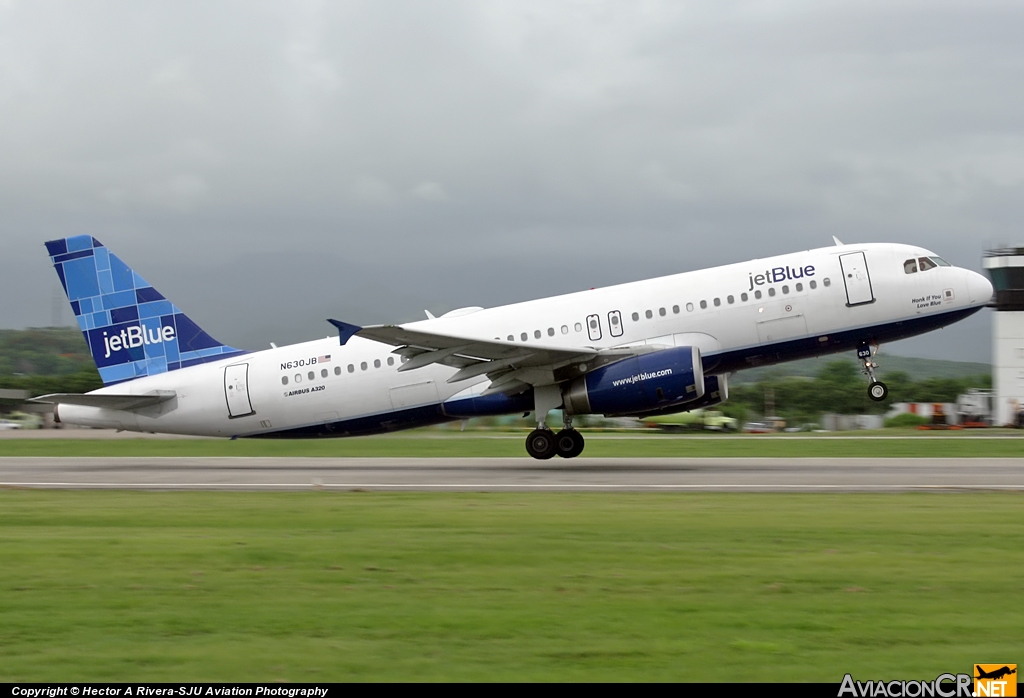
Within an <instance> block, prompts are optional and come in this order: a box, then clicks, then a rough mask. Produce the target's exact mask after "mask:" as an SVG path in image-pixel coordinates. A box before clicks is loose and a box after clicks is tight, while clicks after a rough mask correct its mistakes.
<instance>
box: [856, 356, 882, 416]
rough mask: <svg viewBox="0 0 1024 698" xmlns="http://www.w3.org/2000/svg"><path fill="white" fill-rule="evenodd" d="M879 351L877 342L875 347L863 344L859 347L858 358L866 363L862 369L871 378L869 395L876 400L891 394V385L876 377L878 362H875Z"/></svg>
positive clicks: (878, 400) (879, 400)
mask: <svg viewBox="0 0 1024 698" xmlns="http://www.w3.org/2000/svg"><path fill="white" fill-rule="evenodd" d="M877 353H878V345H877V344H876V345H875V346H874V349H872V348H871V346H870V345H868V344H861V345H860V346H859V347H857V358H858V359H860V360H861V361H862V362H863V363H864V367H863V368H862V369H861V370H862V371H863V372H864V373H865V374H866V375H867V376H868V378H870V379H871V382H870V383H869V384H868V397H869V398H871V399H872V400H874V401H875V402H881V401H882V400H884V399H885V398H886V397H888V396H889V387H888V386H887V385H886V384H885V383H883V382H882V381H880V380H878V379H877V378H875V369H876V368H878V364H876V363H875V362H874V358H875V354H877Z"/></svg>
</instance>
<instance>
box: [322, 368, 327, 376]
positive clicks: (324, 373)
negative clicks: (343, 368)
mask: <svg viewBox="0 0 1024 698" xmlns="http://www.w3.org/2000/svg"><path fill="white" fill-rule="evenodd" d="M320 377H321V378H326V377H327V369H326V368H321V369H320Z"/></svg>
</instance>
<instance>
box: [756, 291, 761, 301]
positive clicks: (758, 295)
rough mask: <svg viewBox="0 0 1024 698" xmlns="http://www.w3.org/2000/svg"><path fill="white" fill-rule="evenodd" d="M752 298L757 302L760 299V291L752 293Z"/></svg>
mask: <svg viewBox="0 0 1024 698" xmlns="http://www.w3.org/2000/svg"><path fill="white" fill-rule="evenodd" d="M754 298H757V299H758V300H760V299H761V291H760V290H758V291H754Z"/></svg>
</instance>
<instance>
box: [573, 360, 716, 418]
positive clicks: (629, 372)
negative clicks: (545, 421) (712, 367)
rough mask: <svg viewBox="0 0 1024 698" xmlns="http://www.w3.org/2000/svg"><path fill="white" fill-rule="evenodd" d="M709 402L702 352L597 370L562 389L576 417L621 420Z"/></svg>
mask: <svg viewBox="0 0 1024 698" xmlns="http://www.w3.org/2000/svg"><path fill="white" fill-rule="evenodd" d="M702 397H704V368H703V365H702V363H701V358H700V350H699V349H698V348H697V347H675V348H673V349H663V350H661V351H656V352H653V353H651V354H642V355H640V356H634V357H631V358H629V359H624V360H622V361H618V362H616V363H614V364H610V365H608V366H604V367H602V368H599V369H597V370H596V371H591V372H590V373H588V374H587V375H585V376H580V377H579V378H577V379H576V380H574V381H572V382H571V383H569V385H568V386H566V387H565V388H564V389H563V390H562V401H563V405H564V408H565V411H566V412H567V413H568V414H570V415H577V414H603V415H608V416H619V415H627V414H636V413H639V412H650V411H652V410H659V409H663V408H667V407H671V406H672V405H678V404H680V403H684V402H691V401H694V400H698V399H700V398H702Z"/></svg>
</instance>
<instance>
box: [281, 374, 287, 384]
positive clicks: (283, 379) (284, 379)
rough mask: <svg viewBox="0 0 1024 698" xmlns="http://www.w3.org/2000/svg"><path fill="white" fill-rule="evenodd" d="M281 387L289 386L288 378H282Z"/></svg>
mask: <svg viewBox="0 0 1024 698" xmlns="http://www.w3.org/2000/svg"><path fill="white" fill-rule="evenodd" d="M281 385H288V376H281Z"/></svg>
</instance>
